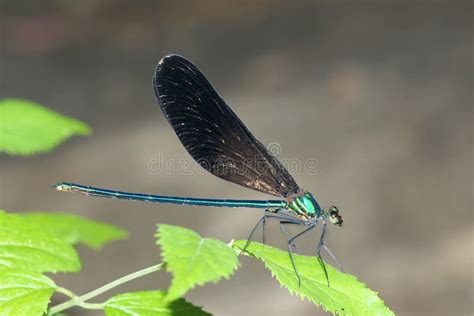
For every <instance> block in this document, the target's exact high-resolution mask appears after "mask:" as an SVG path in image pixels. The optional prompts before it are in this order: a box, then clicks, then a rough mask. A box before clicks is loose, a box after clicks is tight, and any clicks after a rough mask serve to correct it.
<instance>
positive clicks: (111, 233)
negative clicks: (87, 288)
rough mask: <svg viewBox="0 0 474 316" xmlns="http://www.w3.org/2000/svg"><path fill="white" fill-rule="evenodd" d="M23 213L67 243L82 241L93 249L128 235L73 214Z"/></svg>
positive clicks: (121, 230)
mask: <svg viewBox="0 0 474 316" xmlns="http://www.w3.org/2000/svg"><path fill="white" fill-rule="evenodd" d="M22 215H23V216H24V217H25V218H27V219H28V220H29V221H30V222H32V223H36V224H38V225H41V226H42V227H44V228H45V229H48V230H50V231H51V232H52V233H54V234H55V235H57V236H58V237H59V238H61V239H62V240H64V241H65V242H67V243H70V244H73V245H75V244H77V243H82V244H84V245H86V246H89V247H91V248H93V249H100V248H101V247H102V246H103V245H104V244H106V243H108V242H110V241H113V240H119V239H124V238H126V237H127V235H128V234H127V232H126V231H125V230H123V229H121V228H118V227H115V226H113V225H110V224H106V223H100V222H95V221H91V220H89V219H86V218H82V217H79V216H77V215H72V214H62V213H42V212H35V213H28V214H22Z"/></svg>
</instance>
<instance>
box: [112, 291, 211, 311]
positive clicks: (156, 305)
mask: <svg viewBox="0 0 474 316" xmlns="http://www.w3.org/2000/svg"><path fill="white" fill-rule="evenodd" d="M165 297H166V293H165V292H162V291H145V292H135V293H124V294H119V295H117V296H114V297H112V298H111V299H109V300H108V301H107V302H106V303H105V314H106V315H107V316H128V315H130V316H135V315H140V316H148V315H150V316H188V315H189V316H208V315H211V314H209V313H207V312H205V311H203V310H202V309H201V307H197V306H194V305H192V304H190V303H188V302H186V301H185V300H184V299H178V300H176V301H173V302H168V301H166V300H165Z"/></svg>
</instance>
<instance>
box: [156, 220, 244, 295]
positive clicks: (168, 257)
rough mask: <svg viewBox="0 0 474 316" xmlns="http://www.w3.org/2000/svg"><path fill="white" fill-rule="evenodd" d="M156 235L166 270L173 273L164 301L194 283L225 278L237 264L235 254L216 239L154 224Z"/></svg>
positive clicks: (190, 287) (184, 229) (190, 231)
mask: <svg viewBox="0 0 474 316" xmlns="http://www.w3.org/2000/svg"><path fill="white" fill-rule="evenodd" d="M157 237H158V241H157V243H158V244H159V245H160V246H161V249H162V257H163V261H164V262H166V269H167V270H168V271H169V272H171V273H173V280H172V282H171V286H170V288H169V290H168V295H167V300H168V301H171V300H174V299H176V298H178V297H180V296H182V295H183V294H184V293H186V292H187V291H188V290H190V289H192V288H193V287H195V286H196V285H203V284H204V283H207V282H213V283H216V282H217V281H219V280H220V279H221V278H222V277H224V278H229V277H230V276H231V275H232V274H233V272H234V270H235V269H237V267H238V264H239V263H238V259H237V254H236V253H235V251H234V250H232V249H231V248H230V247H229V246H227V245H226V244H225V243H223V242H222V241H220V240H216V239H210V238H201V236H199V235H198V234H196V233H195V232H193V231H192V230H189V229H186V228H182V227H177V226H171V225H163V224H160V225H158V232H157Z"/></svg>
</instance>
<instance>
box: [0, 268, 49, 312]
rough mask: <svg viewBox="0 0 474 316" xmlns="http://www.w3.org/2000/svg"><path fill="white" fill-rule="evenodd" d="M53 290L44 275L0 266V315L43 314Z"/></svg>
mask: <svg viewBox="0 0 474 316" xmlns="http://www.w3.org/2000/svg"><path fill="white" fill-rule="evenodd" d="M55 290H56V285H55V284H54V282H53V281H52V280H51V279H50V278H48V277H46V276H44V275H41V274H39V273H36V272H30V271H21V270H18V269H3V268H0V315H12V316H13V315H32V316H34V315H43V313H45V312H46V309H47V307H48V303H49V300H50V298H51V296H52V295H53V293H54V291H55Z"/></svg>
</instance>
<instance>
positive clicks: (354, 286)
mask: <svg viewBox="0 0 474 316" xmlns="http://www.w3.org/2000/svg"><path fill="white" fill-rule="evenodd" d="M245 243H246V240H239V241H236V242H234V243H233V247H234V248H235V249H236V250H237V251H240V250H241V249H242V248H243V247H244V245H245ZM246 253H247V254H249V255H251V256H253V257H255V258H257V259H259V260H261V261H262V262H263V263H265V266H266V267H267V269H269V270H270V271H271V273H272V275H273V276H274V277H275V278H276V279H277V280H278V282H280V284H281V285H282V286H283V287H286V288H287V289H288V290H289V291H290V293H292V294H293V293H296V294H298V295H299V296H300V297H302V298H307V299H309V300H310V301H311V302H313V303H315V304H316V305H322V306H323V308H324V309H325V310H326V311H329V312H332V313H337V314H340V315H394V313H393V312H392V311H390V310H389V309H388V308H387V307H386V306H385V305H384V302H383V301H382V300H381V299H380V298H379V297H378V296H377V293H376V292H374V291H372V290H370V289H368V288H367V287H366V286H365V284H363V283H361V282H359V281H358V280H357V278H356V277H354V276H352V275H349V274H345V273H342V272H340V271H338V270H336V269H335V268H333V267H331V266H330V265H328V264H326V269H327V272H328V276H329V282H330V286H329V287H328V285H327V279H326V276H325V274H324V271H323V269H322V267H321V265H320V263H319V261H318V260H317V257H308V256H301V255H294V261H295V264H296V267H297V269H298V272H299V274H300V277H301V286H298V279H297V277H296V275H295V271H294V270H293V266H292V264H291V261H290V258H289V255H288V253H287V252H286V251H282V250H279V249H276V248H273V247H270V246H266V245H262V244H259V243H256V242H252V243H250V245H249V246H248V247H247V249H246Z"/></svg>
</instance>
